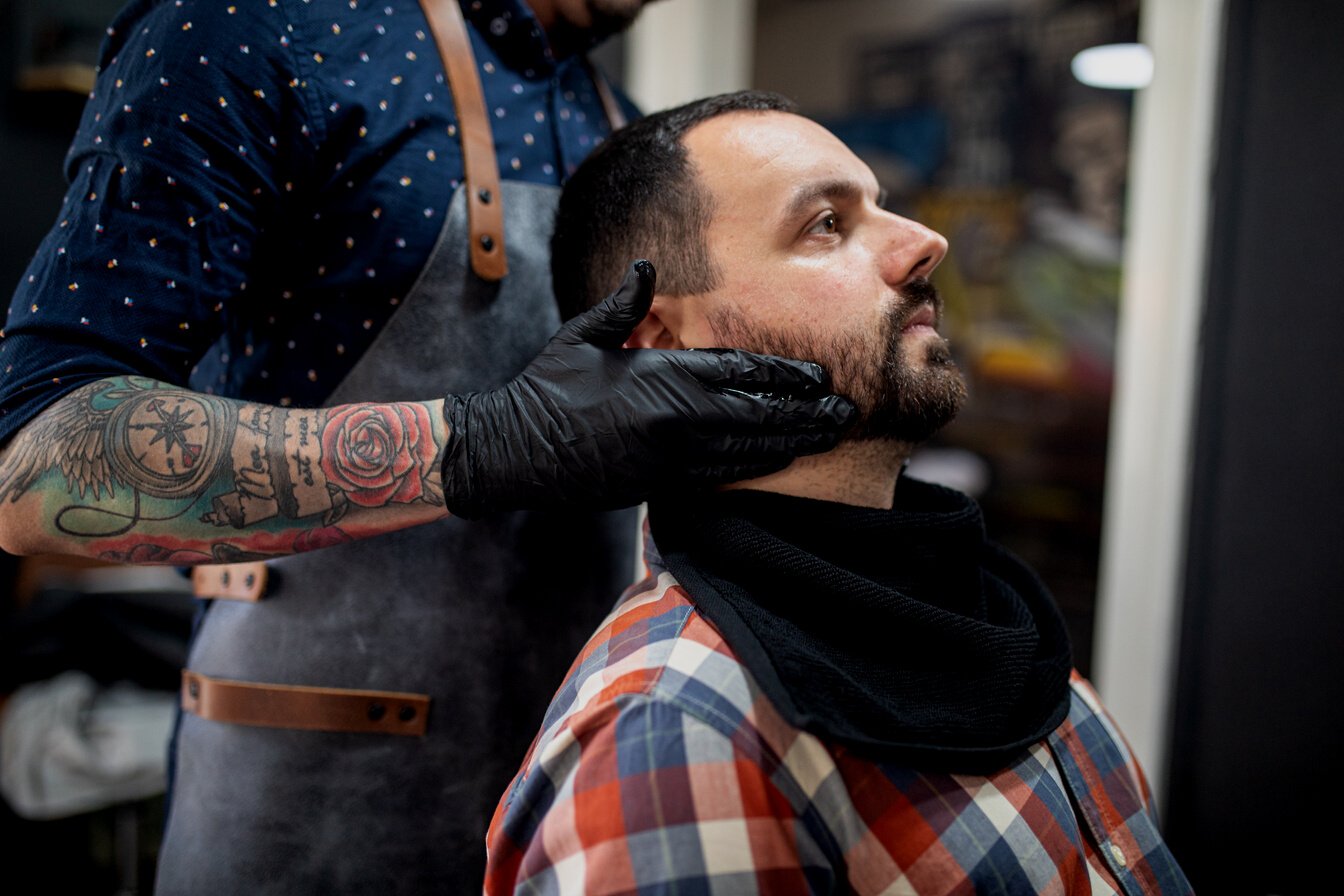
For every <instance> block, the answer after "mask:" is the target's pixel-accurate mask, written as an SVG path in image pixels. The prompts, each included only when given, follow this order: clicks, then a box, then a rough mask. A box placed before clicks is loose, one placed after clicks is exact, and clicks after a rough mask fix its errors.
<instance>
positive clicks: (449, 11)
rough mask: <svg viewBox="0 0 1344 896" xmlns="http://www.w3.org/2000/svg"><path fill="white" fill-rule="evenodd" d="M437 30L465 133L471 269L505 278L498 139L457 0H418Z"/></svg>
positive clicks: (484, 276)
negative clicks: (497, 153)
mask: <svg viewBox="0 0 1344 896" xmlns="http://www.w3.org/2000/svg"><path fill="white" fill-rule="evenodd" d="M420 6H421V7H422V8H423V9H424V11H425V18H426V19H428V20H429V30H430V31H432V32H433V33H434V42H435V44H437V45H438V48H439V56H440V57H441V58H442V60H443V70H444V73H445V74H447V76H448V88H449V90H451V91H452V94H453V105H454V106H455V107H456V109H457V127H458V131H459V133H460V134H461V135H462V163H463V169H464V171H465V175H464V179H465V181H466V188H467V221H468V224H469V229H470V231H471V269H472V270H473V271H475V272H476V276H478V277H480V278H481V279H482V280H491V281H498V280H503V279H504V276H505V275H506V274H508V272H509V263H508V259H507V258H506V256H505V252H504V207H503V205H502V204H501V202H502V197H501V196H500V192H499V162H498V160H497V159H496V157H495V138H494V135H493V134H492V133H491V131H490V118H489V116H487V115H486V111H485V94H484V92H483V91H482V90H481V78H480V75H479V74H478V73H477V71H476V55H475V54H474V53H473V52H472V51H471V38H470V37H468V36H467V23H466V22H465V21H464V20H463V18H462V8H461V7H460V6H458V2H457V0H420Z"/></svg>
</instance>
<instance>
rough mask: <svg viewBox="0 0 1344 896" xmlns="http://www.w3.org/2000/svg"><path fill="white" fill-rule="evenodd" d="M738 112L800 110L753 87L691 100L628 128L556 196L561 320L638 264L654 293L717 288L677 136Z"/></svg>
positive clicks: (554, 249)
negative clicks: (649, 268) (646, 264)
mask: <svg viewBox="0 0 1344 896" xmlns="http://www.w3.org/2000/svg"><path fill="white" fill-rule="evenodd" d="M743 111H750V112H793V113H796V111H797V106H796V105H795V104H794V103H793V101H792V100H790V99H788V98H787V97H784V96H781V95H779V94H777V93H769V92H766V91H759V90H742V91H738V92H736V93H724V94H720V95H718V96H712V97H708V98H705V99H700V100H695V101H693V102H690V103H686V104H684V105H681V106H676V107H675V108H672V109H666V110H664V111H661V112H655V113H653V114H652V115H648V116H646V117H644V118H641V119H638V120H637V121H634V122H633V123H631V124H629V125H626V126H625V127H623V128H621V129H620V130H618V131H616V132H615V133H613V134H612V135H611V136H610V137H608V138H607V139H606V140H605V141H604V142H603V143H602V145H601V146H599V147H598V148H597V149H596V150H594V151H593V153H592V154H591V155H590V156H589V157H588V158H587V159H586V160H585V161H584V162H583V164H581V165H580V166H579V168H578V170H577V171H575V172H574V174H573V175H572V176H571V177H570V178H569V181H568V182H567V183H566V184H565V189H564V192H563V193H562V194H561V196H560V207H559V210H558V211H557V212H556V219H555V232H554V235H553V236H552V237H551V284H552V287H553V288H554V290H555V298H556V301H557V302H558V303H559V306H560V315H561V317H562V318H565V319H568V318H570V317H573V316H574V315H576V314H578V313H579V312H581V311H583V310H585V309H587V308H589V307H591V306H593V305H596V304H597V303H598V302H600V301H601V300H602V299H603V298H604V297H605V296H606V295H607V294H608V293H610V292H611V291H612V290H614V289H615V288H616V287H617V286H618V285H620V282H621V278H622V276H623V275H624V273H625V270H626V268H627V267H628V266H629V265H630V262H632V261H634V260H635V259H638V258H647V259H648V260H649V261H652V262H653V265H654V268H655V269H656V270H657V272H658V291H659V292H660V293H664V294H667V295H687V294H690V293H697V292H704V291H706V290H709V289H713V288H714V287H715V286H716V285H717V283H718V276H719V274H718V271H717V270H716V268H715V266H714V262H713V259H712V257H711V256H710V252H709V243H708V241H707V240H706V238H705V229H706V227H707V226H708V225H709V221H710V219H711V217H712V216H713V213H714V207H713V202H712V201H711V199H710V197H709V196H708V195H707V194H706V192H705V190H704V188H703V187H702V186H701V185H700V184H699V183H698V181H697V178H696V172H695V168H694V166H693V165H692V164H691V161H690V158H689V156H688V154H687V152H686V147H685V146H684V145H683V143H682V138H683V137H685V136H686V132H687V131H689V130H690V129H691V128H693V127H695V126H696V125H697V124H700V123H701V122H704V121H708V120H709V119H711V118H715V117H717V116H720V115H724V114H727V113H729V112H743Z"/></svg>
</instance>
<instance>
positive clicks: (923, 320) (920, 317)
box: [901, 302, 938, 332]
mask: <svg viewBox="0 0 1344 896" xmlns="http://www.w3.org/2000/svg"><path fill="white" fill-rule="evenodd" d="M937 325H938V313H937V312H936V311H934V310H933V305H931V304H929V303H928V302H924V303H922V304H921V305H920V306H919V307H918V308H916V309H915V310H914V311H912V312H911V313H910V316H909V317H907V318H906V319H905V324H904V325H903V326H902V327H901V331H902V332H904V331H905V330H909V329H912V328H914V327H937Z"/></svg>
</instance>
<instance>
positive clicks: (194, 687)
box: [187, 681, 201, 700]
mask: <svg viewBox="0 0 1344 896" xmlns="http://www.w3.org/2000/svg"><path fill="white" fill-rule="evenodd" d="M187 693H188V694H190V695H191V699H193V700H195V699H196V698H197V697H199V696H201V683H200V682H199V681H189V682H187Z"/></svg>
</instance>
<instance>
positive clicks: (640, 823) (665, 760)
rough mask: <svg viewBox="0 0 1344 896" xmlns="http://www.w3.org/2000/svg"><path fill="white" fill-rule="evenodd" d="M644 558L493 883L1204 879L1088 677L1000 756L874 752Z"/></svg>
mask: <svg viewBox="0 0 1344 896" xmlns="http://www.w3.org/2000/svg"><path fill="white" fill-rule="evenodd" d="M650 547H651V546H650ZM649 560H650V565H651V568H652V573H651V576H650V578H649V579H647V580H645V581H644V582H643V583H641V584H640V585H637V586H635V587H633V588H632V589H631V590H630V591H629V592H627V594H626V596H625V597H624V598H623V599H622V601H621V602H620V603H619V604H618V606H617V607H616V609H615V610H613V612H612V614H611V615H610V616H609V617H608V618H607V619H606V620H605V621H604V622H603V624H602V626H601V627H600V628H599V629H598V631H597V633H596V634H595V635H594V636H593V638H592V640H591V641H589V642H588V645H587V646H586V647H585V648H584V649H583V651H582V653H581V654H580V655H579V657H578V658H577V660H576V661H575V663H574V666H573V668H572V669H571V670H570V673H569V676H568V677H567V678H566V680H565V682H564V683H563V684H562V685H561V687H560V689H559V691H558V692H557V693H556V696H555V699H554V701H553V702H552V703H551V707H550V710H549V711H548V713H547V716H546V719H545V721H544V723H543V727H542V730H541V732H540V734H538V736H537V738H536V740H535V741H534V742H533V745H532V749H531V750H530V752H529V753H528V756H527V759H526V760H525V761H524V764H523V768H522V770H521V771H520V772H519V774H518V776H517V777H516V778H515V779H514V781H513V783H512V784H511V785H510V787H509V789H508V791H507V792H506V793H505V794H504V797H503V798H502V799H501V801H500V804H499V807H498V808H497V809H496V811H495V817H494V820H493V822H492V823H491V825H490V830H489V833H488V834H487V850H488V854H489V860H488V867H487V871H486V882H485V891H486V892H487V893H489V894H497V896H502V894H505V893H632V894H633V893H640V894H645V893H673V892H675V893H695V894H700V893H705V894H709V893H713V894H738V893H787V894H793V893H836V892H842V893H847V892H855V893H884V894H885V893H890V894H915V896H924V894H936V893H939V894H941V893H948V894H950V893H961V894H968V893H999V894H1028V893H1030V894H1038V893H1070V894H1109V893H1124V894H1139V893H1145V894H1171V893H1189V892H1190V885H1189V883H1188V882H1187V881H1186V879H1185V876H1184V875H1183V874H1182V872H1181V870H1180V868H1179V867H1178V866H1177V865H1176V862H1175V861H1174V859H1173V858H1172V856H1171V853H1170V852H1169V851H1168V850H1167V847H1166V844H1165V843H1164V842H1163V841H1162V838H1161V836H1160V835H1159V834H1158V831H1157V827H1156V824H1155V819H1154V816H1153V812H1152V807H1151V804H1150V794H1149V791H1148V787H1147V783H1146V781H1145V780H1144V777H1143V773H1142V771H1141V770H1140V769H1139V766H1138V764H1137V762H1136V761H1135V759H1134V757H1133V756H1132V755H1131V753H1130V751H1129V749H1128V747H1127V746H1126V744H1125V742H1124V740H1123V738H1122V737H1121V736H1120V734H1119V732H1118V731H1117V730H1116V728H1115V726H1114V723H1113V721H1112V720H1111V719H1110V717H1109V716H1107V714H1106V713H1105V711H1104V710H1103V709H1102V708H1101V705H1100V704H1099V702H1098V700H1097V695H1096V693H1095V692H1094V691H1093V690H1092V688H1091V686H1090V685H1089V684H1088V683H1087V682H1086V681H1084V680H1083V679H1082V678H1081V676H1078V675H1077V674H1076V673H1075V675H1074V676H1073V680H1072V693H1071V705H1070V709H1069V714H1068V718H1067V719H1066V720H1065V721H1064V723H1063V724H1061V725H1060V726H1059V728H1057V729H1056V730H1055V731H1054V732H1053V733H1051V734H1050V735H1049V736H1048V737H1047V738H1046V739H1045V740H1043V741H1040V742H1038V743H1037V744H1035V745H1034V746H1033V747H1031V748H1030V749H1028V750H1027V751H1025V752H1024V753H1023V755H1022V756H1021V758H1020V759H1018V760H1017V761H1016V762H1015V763H1014V764H1013V765H1011V766H1010V767H1008V768H1005V769H1003V770H1002V771H1000V772H997V773H995V774H993V775H990V776H988V777H981V776H970V775H953V774H930V773H925V772H919V771H916V770H913V769H910V768H904V767H900V766H894V765H886V764H879V763H874V762H872V761H869V760H866V759H862V758H859V757H858V756H855V755H853V754H852V753H850V752H849V751H848V750H846V749H845V748H844V747H843V746H839V745H833V744H827V743H824V742H822V741H821V740H819V739H818V738H816V737H815V736H813V735H811V734H808V733H807V732H804V731H801V730H799V729H797V728H794V727H792V726H791V725H789V724H788V723H787V722H785V721H784V720H783V719H782V718H781V717H780V715H779V714H778V712H777V711H776V710H775V709H774V707H773V706H772V705H771V704H770V702H769V701H768V700H767V698H766V697H765V695H764V694H762V693H761V691H760V690H759V689H758V688H757V686H756V684H755V682H754V681H753V679H752V676H751V674H750V673H749V672H748V671H747V669H746V668H745V667H743V666H742V664H741V662H740V661H739V660H738V659H737V657H736V656H735V655H734V653H733V651H732V649H731V648H730V647H729V646H728V645H727V644H726V643H725V642H724V640H723V638H722V637H721V636H720V635H719V633H718V631H717V630H716V629H714V627H713V626H711V625H710V624H709V622H708V621H707V620H706V619H705V618H704V617H702V616H701V615H700V614H699V613H698V612H697V611H696V609H695V606H694V605H693V604H692V603H691V601H690V600H689V599H688V598H687V595H686V592H685V590H684V589H682V588H681V586H680V585H678V584H677V582H676V581H675V580H674V579H673V577H672V575H671V574H670V573H668V572H667V571H666V570H664V569H662V568H661V567H660V566H659V561H658V558H657V556H656V554H655V553H654V552H653V551H652V550H650V553H649Z"/></svg>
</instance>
